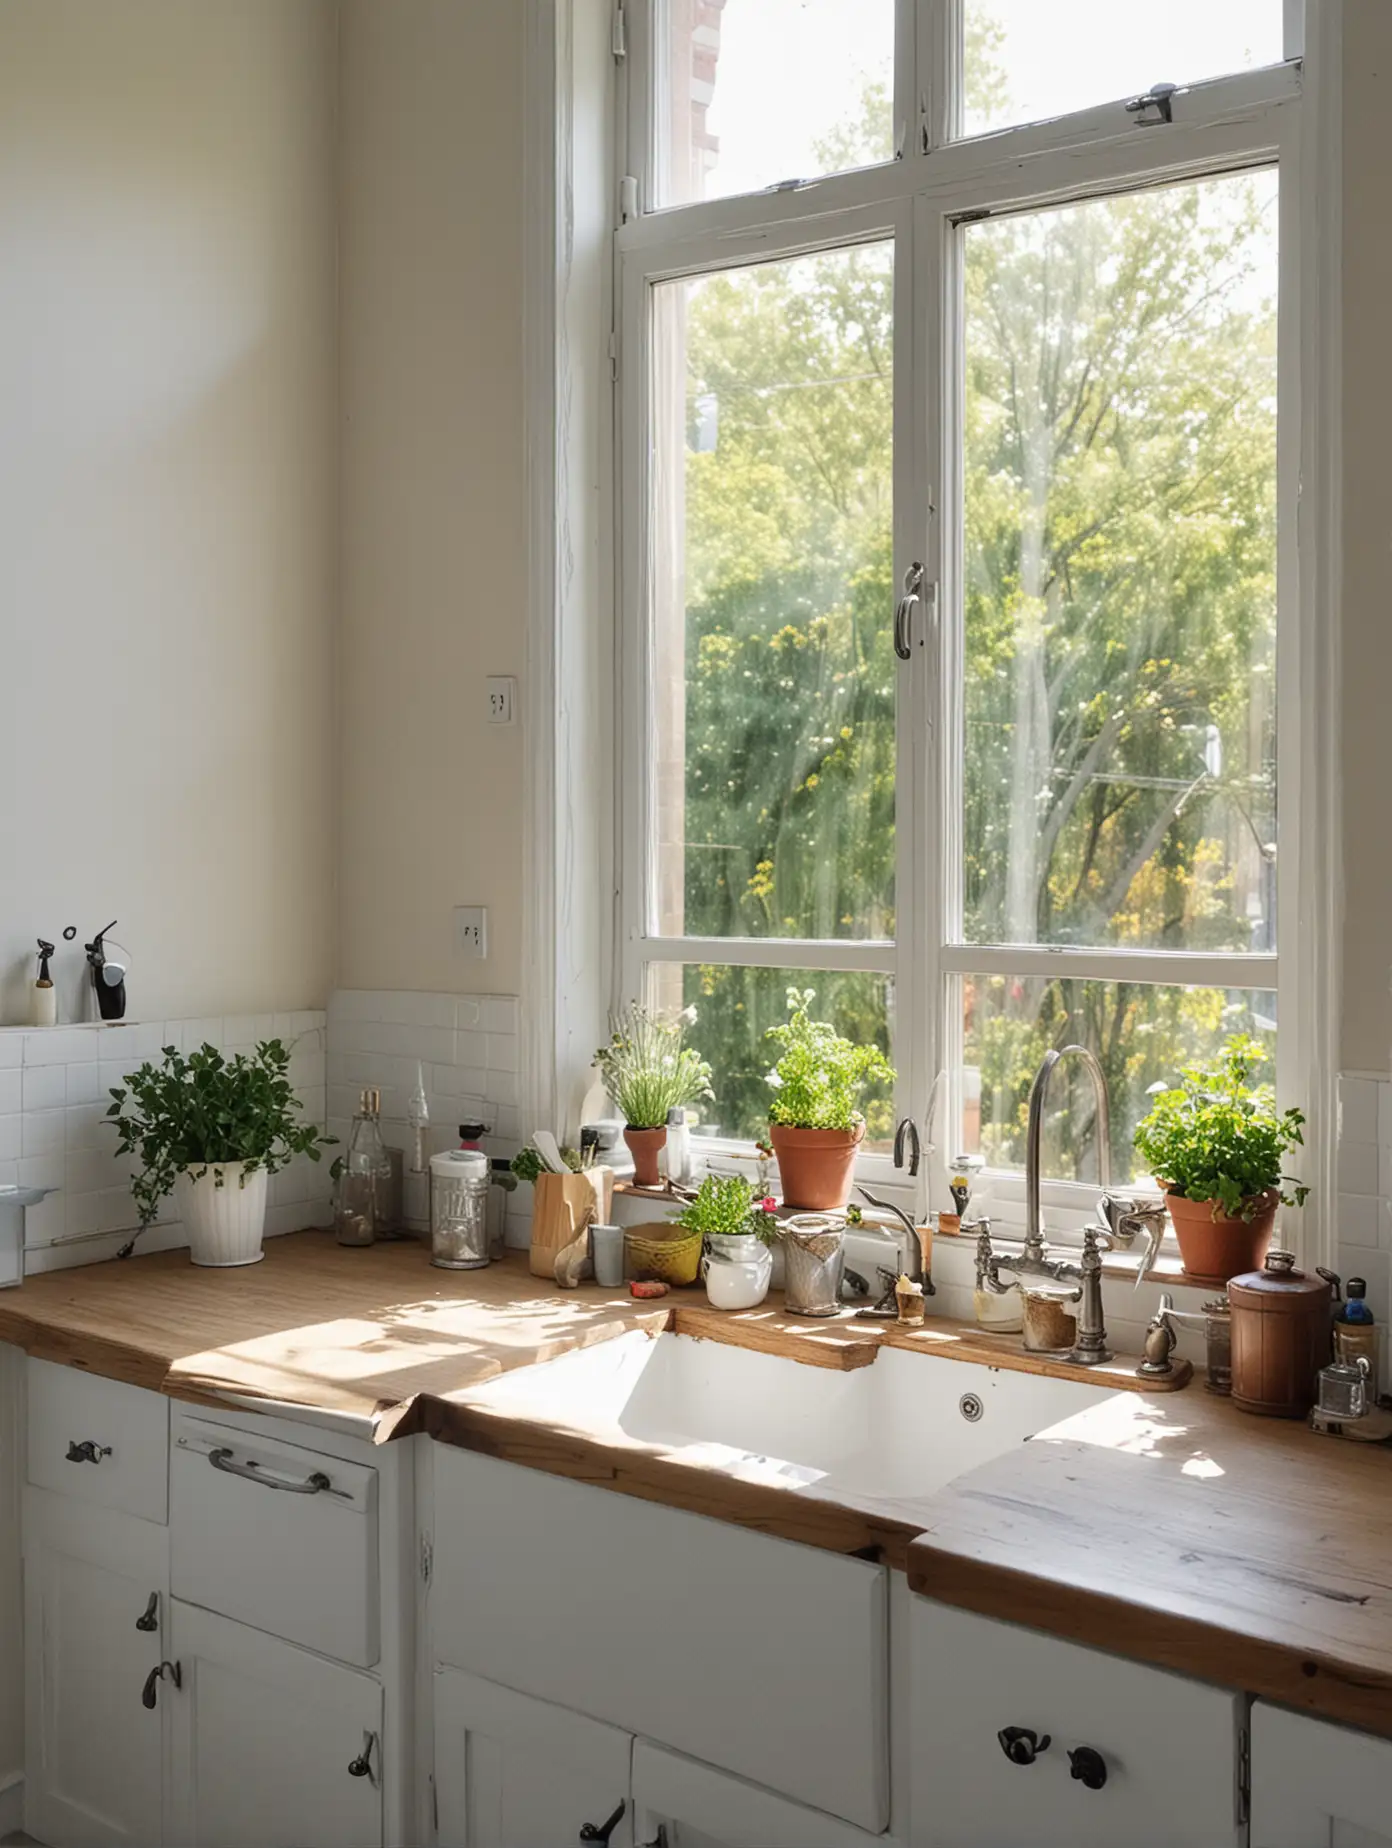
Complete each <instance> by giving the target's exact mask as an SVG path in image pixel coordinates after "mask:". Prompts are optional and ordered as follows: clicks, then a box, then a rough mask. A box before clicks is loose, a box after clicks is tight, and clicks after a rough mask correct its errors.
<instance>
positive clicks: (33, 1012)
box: [29, 937, 58, 1027]
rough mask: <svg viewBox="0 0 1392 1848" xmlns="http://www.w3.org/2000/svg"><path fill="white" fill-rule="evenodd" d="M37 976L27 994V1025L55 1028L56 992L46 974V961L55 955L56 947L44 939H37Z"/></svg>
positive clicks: (56, 1012)
mask: <svg viewBox="0 0 1392 1848" xmlns="http://www.w3.org/2000/svg"><path fill="white" fill-rule="evenodd" d="M38 944H39V976H38V980H37V981H36V982H35V983H34V986H33V988H32V989H31V990H30V994H29V1025H30V1026H31V1027H56V1026H57V1024H58V990H57V989H56V988H55V987H54V986H53V977H52V976H51V975H50V974H49V972H48V959H49V957H50V956H52V955H54V954H55V950H56V946H55V945H54V944H52V943H49V942H48V941H47V940H46V939H45V938H43V937H40V938H39V939H38Z"/></svg>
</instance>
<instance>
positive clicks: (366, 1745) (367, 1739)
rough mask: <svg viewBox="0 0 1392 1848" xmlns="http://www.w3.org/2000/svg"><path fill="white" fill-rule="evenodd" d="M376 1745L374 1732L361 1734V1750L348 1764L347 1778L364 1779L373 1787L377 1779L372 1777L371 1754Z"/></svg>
mask: <svg viewBox="0 0 1392 1848" xmlns="http://www.w3.org/2000/svg"><path fill="white" fill-rule="evenodd" d="M376 1744H377V1735H376V1733H375V1732H365V1733H364V1734H363V1749H362V1750H361V1752H359V1753H358V1755H357V1757H356V1758H354V1759H353V1760H352V1761H351V1762H350V1763H349V1766H348V1775H349V1777H365V1778H367V1779H368V1780H369V1781H370V1782H371V1783H372V1784H373V1786H374V1787H375V1785H376V1783H377V1779H376V1777H375V1776H374V1775H373V1771H372V1753H373V1749H374V1748H375V1747H376Z"/></svg>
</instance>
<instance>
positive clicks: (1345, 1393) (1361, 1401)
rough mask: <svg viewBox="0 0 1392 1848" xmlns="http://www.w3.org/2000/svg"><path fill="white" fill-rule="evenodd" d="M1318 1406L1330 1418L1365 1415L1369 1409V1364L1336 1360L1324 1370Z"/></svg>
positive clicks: (1322, 1369)
mask: <svg viewBox="0 0 1392 1848" xmlns="http://www.w3.org/2000/svg"><path fill="white" fill-rule="evenodd" d="M1317 1409H1318V1410H1319V1411H1320V1412H1321V1413H1322V1414H1323V1415H1324V1417H1326V1418H1341V1419H1353V1418H1362V1417H1363V1415H1364V1414H1365V1412H1366V1411H1367V1409H1368V1363H1367V1361H1366V1360H1360V1361H1358V1362H1357V1363H1356V1364H1354V1365H1350V1364H1349V1363H1348V1362H1347V1361H1342V1360H1333V1361H1331V1362H1330V1363H1329V1365H1328V1366H1327V1367H1322V1368H1321V1369H1320V1376H1319V1402H1318V1407H1317Z"/></svg>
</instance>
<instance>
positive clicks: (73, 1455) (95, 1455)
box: [68, 1437, 111, 1463]
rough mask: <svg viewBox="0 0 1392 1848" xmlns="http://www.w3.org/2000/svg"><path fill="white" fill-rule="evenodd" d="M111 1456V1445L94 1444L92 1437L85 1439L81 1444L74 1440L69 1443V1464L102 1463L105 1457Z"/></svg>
mask: <svg viewBox="0 0 1392 1848" xmlns="http://www.w3.org/2000/svg"><path fill="white" fill-rule="evenodd" d="M110 1455H111V1446H110V1444H98V1443H94V1442H93V1440H92V1439H91V1438H90V1437H85V1438H83V1440H82V1442H81V1443H80V1444H79V1443H75V1442H73V1441H72V1440H69V1443H68V1462H69V1463H100V1462H101V1460H102V1458H103V1457H109V1456H110Z"/></svg>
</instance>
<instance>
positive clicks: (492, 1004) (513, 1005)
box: [479, 995, 522, 1034]
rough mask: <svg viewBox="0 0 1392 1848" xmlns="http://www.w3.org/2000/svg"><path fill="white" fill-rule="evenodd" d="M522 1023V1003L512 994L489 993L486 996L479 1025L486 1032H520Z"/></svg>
mask: <svg viewBox="0 0 1392 1848" xmlns="http://www.w3.org/2000/svg"><path fill="white" fill-rule="evenodd" d="M521 1024H522V1008H521V1003H520V1002H518V1001H517V1000H516V999H514V997H513V996H511V995H487V996H485V997H484V999H483V1001H482V1004H481V1008H480V1013H479V1025H480V1026H481V1027H482V1028H483V1030H484V1032H485V1033H511V1034H516V1033H518V1032H520V1030H521Z"/></svg>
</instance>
